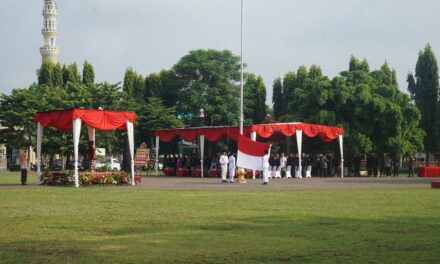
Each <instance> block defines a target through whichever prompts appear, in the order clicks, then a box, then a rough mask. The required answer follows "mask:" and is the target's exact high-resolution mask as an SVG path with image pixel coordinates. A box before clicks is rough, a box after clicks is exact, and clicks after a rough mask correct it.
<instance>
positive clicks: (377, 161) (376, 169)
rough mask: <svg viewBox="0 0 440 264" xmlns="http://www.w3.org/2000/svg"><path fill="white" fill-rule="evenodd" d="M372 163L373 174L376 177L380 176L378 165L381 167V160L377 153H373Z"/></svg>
mask: <svg viewBox="0 0 440 264" xmlns="http://www.w3.org/2000/svg"><path fill="white" fill-rule="evenodd" d="M372 164H373V176H374V177H377V176H378V172H379V171H378V167H379V160H378V159H377V156H376V155H373V161H372Z"/></svg>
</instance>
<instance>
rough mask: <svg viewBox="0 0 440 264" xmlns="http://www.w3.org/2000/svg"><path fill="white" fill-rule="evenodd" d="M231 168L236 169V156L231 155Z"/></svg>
mask: <svg viewBox="0 0 440 264" xmlns="http://www.w3.org/2000/svg"><path fill="white" fill-rule="evenodd" d="M229 169H235V157H234V155H231V156H230V157H229Z"/></svg>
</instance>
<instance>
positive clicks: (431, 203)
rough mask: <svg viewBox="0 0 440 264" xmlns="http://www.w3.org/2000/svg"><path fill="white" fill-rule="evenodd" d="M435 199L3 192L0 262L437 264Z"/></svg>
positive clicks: (412, 192)
mask: <svg viewBox="0 0 440 264" xmlns="http://www.w3.org/2000/svg"><path fill="white" fill-rule="evenodd" d="M17 179H19V176H18V174H10V173H9V174H0V185H3V186H4V185H7V184H10V183H13V182H14V183H17ZM439 200H440V192H439V191H438V190H433V189H428V188H426V189H398V190H395V189H393V190H391V189H383V190H380V189H379V190H348V191H347V190H336V191H295V192H294V191H277V192H267V191H266V192H264V191H262V192H258V191H255V192H249V191H248V192H229V191H151V190H130V189H121V188H118V187H89V188H80V189H74V188H71V187H53V188H46V187H44V188H38V187H37V188H27V187H26V188H21V186H17V187H12V188H11V187H0V263H66V262H68V263H316V262H320V263H439V262H440V203H439Z"/></svg>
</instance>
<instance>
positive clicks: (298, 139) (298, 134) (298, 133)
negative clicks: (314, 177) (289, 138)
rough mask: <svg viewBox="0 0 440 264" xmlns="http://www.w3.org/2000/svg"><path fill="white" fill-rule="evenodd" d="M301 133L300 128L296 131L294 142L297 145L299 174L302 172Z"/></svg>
mask: <svg viewBox="0 0 440 264" xmlns="http://www.w3.org/2000/svg"><path fill="white" fill-rule="evenodd" d="M302 134H303V132H302V130H297V131H296V144H297V145H298V161H299V164H298V170H299V173H300V175H301V172H302V164H301V163H302Z"/></svg>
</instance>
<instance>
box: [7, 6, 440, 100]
mask: <svg viewBox="0 0 440 264" xmlns="http://www.w3.org/2000/svg"><path fill="white" fill-rule="evenodd" d="M43 2H44V1H43V0H13V1H3V3H2V8H1V9H0V40H1V41H0V93H6V94H9V93H10V91H11V90H12V89H13V88H25V87H27V86H29V85H30V84H32V83H33V82H35V81H36V75H35V71H36V69H37V68H38V67H39V66H40V64H41V56H40V53H39V47H40V46H41V45H42V43H43V37H42V35H41V28H42V25H43V17H42V15H41V11H42V8H43ZM58 9H59V16H58V30H59V35H58V46H59V47H60V49H61V54H60V62H61V63H72V62H77V63H78V64H79V65H81V67H80V69H82V64H83V62H84V60H88V61H89V62H91V63H92V64H93V65H94V67H95V75H96V81H98V82H99V81H109V82H119V81H122V79H123V75H124V71H125V69H126V68H127V67H130V66H131V67H133V68H134V69H135V70H136V71H138V72H139V73H141V74H143V75H147V74H149V73H152V72H158V71H160V70H161V69H169V68H170V67H172V66H173V65H174V64H175V63H176V62H177V61H178V59H179V58H180V57H182V56H184V55H185V54H187V53H188V51H190V50H194V49H208V48H212V49H229V50H232V51H233V52H234V53H235V54H237V55H239V52H240V0H59V1H58ZM439 11H440V1H437V0H420V1H413V0H399V1H396V0H332V1H329V0H245V32H244V38H245V53H244V60H245V62H246V63H247V64H248V68H247V70H248V71H250V72H254V73H256V74H261V75H262V76H263V77H264V80H265V82H266V85H267V86H268V87H267V88H268V100H271V97H272V87H271V86H272V82H273V80H274V78H275V77H277V76H283V75H284V74H285V73H286V72H287V71H291V70H296V69H297V68H298V67H299V66H300V65H306V66H307V67H309V66H310V65H312V64H317V65H320V66H321V68H322V70H323V72H324V74H326V75H328V76H329V77H333V76H336V75H337V74H338V73H339V72H341V71H342V70H345V69H347V68H348V61H349V58H350V56H351V55H352V54H353V55H355V56H356V57H359V58H361V59H362V58H366V59H367V60H368V61H369V63H370V69H375V68H378V67H380V65H382V64H383V63H384V62H385V61H387V62H388V63H389V64H390V65H391V67H393V68H395V69H396V70H397V73H398V75H399V84H400V88H401V90H406V82H405V77H406V74H407V73H408V72H409V71H414V67H415V63H416V61H417V54H418V51H419V50H420V49H422V48H423V47H424V46H425V45H426V44H427V43H428V42H429V43H431V46H432V47H433V49H434V52H435V53H436V54H437V55H439V54H440V29H439V25H440V15H439V14H438V12H439Z"/></svg>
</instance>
